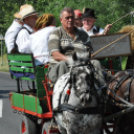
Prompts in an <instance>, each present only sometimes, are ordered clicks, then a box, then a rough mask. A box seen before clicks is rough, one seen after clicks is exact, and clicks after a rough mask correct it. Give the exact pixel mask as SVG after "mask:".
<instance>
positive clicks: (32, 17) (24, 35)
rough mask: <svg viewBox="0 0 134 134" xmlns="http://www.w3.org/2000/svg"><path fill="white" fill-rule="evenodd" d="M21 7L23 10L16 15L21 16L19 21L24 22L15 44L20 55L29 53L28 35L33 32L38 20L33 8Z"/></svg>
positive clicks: (28, 6) (29, 6)
mask: <svg viewBox="0 0 134 134" xmlns="http://www.w3.org/2000/svg"><path fill="white" fill-rule="evenodd" d="M23 6H24V8H23V10H21V11H20V12H19V13H18V14H21V16H22V19H21V20H23V21H24V25H23V27H22V29H21V30H20V31H19V33H18V35H17V38H16V44H17V46H18V51H19V52H20V53H31V51H30V41H29V35H30V34H32V33H33V32H34V27H35V23H36V20H37V19H38V14H37V12H36V11H35V9H34V8H33V6H31V5H28V4H26V5H22V7H23Z"/></svg>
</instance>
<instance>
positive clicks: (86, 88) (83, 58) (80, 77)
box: [70, 53, 94, 106]
mask: <svg viewBox="0 0 134 134" xmlns="http://www.w3.org/2000/svg"><path fill="white" fill-rule="evenodd" d="M87 56H88V54H86V53H84V54H79V53H75V54H74V55H73V60H74V66H72V70H71V74H70V76H71V77H70V84H71V86H72V88H74V90H75V94H76V96H77V97H79V98H80V100H81V104H82V105H83V106H86V105H87V104H88V105H89V103H90V102H91V101H92V91H93V88H94V75H93V71H92V65H91V63H90V61H89V58H88V57H87Z"/></svg>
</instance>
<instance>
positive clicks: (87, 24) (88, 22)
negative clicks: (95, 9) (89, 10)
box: [82, 18, 95, 30]
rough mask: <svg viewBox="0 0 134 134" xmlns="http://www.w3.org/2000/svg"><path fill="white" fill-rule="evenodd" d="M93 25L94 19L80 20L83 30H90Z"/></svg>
mask: <svg viewBox="0 0 134 134" xmlns="http://www.w3.org/2000/svg"><path fill="white" fill-rule="evenodd" d="M94 23H95V19H94V18H83V19H82V24H83V26H84V28H85V29H87V30H90V29H92V27H93V25H94Z"/></svg>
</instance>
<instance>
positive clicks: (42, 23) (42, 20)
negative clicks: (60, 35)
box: [35, 13, 54, 30]
mask: <svg viewBox="0 0 134 134" xmlns="http://www.w3.org/2000/svg"><path fill="white" fill-rule="evenodd" d="M53 20H54V16H53V15H52V14H49V13H45V14H43V15H42V16H41V17H39V18H38V19H37V21H36V25H35V30H39V29H41V28H43V27H46V26H50V25H51V24H52V22H53Z"/></svg>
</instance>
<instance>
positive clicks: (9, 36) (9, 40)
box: [5, 7, 24, 53]
mask: <svg viewBox="0 0 134 134" xmlns="http://www.w3.org/2000/svg"><path fill="white" fill-rule="evenodd" d="M22 9H23V8H22V7H21V8H20V11H21V10H22ZM14 17H15V18H16V19H15V20H13V23H12V24H11V26H10V27H9V28H8V29H7V31H6V34H5V43H6V47H7V52H8V53H15V52H16V50H15V37H16V35H17V34H18V32H19V31H20V29H21V28H22V26H23V24H24V22H23V21H21V20H20V19H21V18H22V16H21V15H20V14H14Z"/></svg>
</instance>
